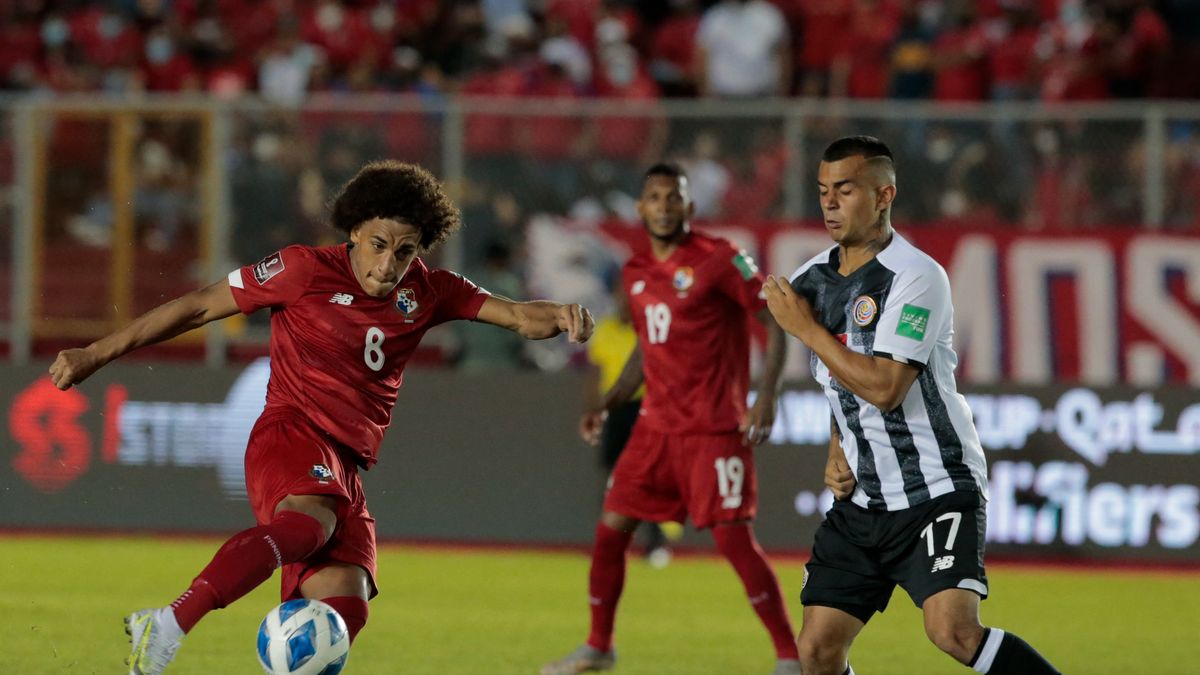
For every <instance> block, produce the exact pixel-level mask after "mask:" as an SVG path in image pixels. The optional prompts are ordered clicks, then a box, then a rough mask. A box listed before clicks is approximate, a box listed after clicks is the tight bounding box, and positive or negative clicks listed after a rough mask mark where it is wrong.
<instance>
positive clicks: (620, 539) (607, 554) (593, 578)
mask: <svg viewBox="0 0 1200 675" xmlns="http://www.w3.org/2000/svg"><path fill="white" fill-rule="evenodd" d="M632 538H633V533H632V532H620V531H618V530H614V529H612V528H611V527H608V526H607V525H605V524H604V523H597V524H596V542H595V544H594V545H593V547H592V570H591V573H590V575H589V576H588V602H589V603H591V606H592V632H591V634H590V635H588V640H587V643H588V644H589V645H591V646H592V647H595V648H596V649H599V650H600V651H602V652H607V651H609V650H610V649H612V636H613V623H614V621H615V620H616V616H617V601H619V600H620V599H621V590H622V589H623V588H624V587H625V550H626V549H627V548H629V541H630V540H631V539H632Z"/></svg>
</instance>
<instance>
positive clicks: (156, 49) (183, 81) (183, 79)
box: [142, 28, 200, 91]
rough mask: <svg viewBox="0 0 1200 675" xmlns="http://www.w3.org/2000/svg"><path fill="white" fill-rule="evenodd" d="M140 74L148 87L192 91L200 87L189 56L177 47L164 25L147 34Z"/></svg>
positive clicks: (147, 88)
mask: <svg viewBox="0 0 1200 675" xmlns="http://www.w3.org/2000/svg"><path fill="white" fill-rule="evenodd" d="M142 76H143V77H144V78H145V86H146V90H147V91H194V90H196V89H199V88H200V74H199V73H198V72H197V70H196V66H195V65H194V64H193V63H192V59H191V58H190V57H189V56H188V55H187V54H186V53H184V52H183V51H182V50H180V49H179V45H178V44H177V43H176V42H175V38H174V37H173V36H172V35H171V33H170V32H169V31H167V29H165V28H157V29H155V30H153V31H151V32H150V34H149V35H147V37H146V53H145V60H144V61H143V62H142Z"/></svg>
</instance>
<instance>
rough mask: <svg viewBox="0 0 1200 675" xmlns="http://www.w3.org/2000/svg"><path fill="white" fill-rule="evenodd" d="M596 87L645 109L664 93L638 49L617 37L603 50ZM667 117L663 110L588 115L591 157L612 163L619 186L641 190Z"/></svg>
mask: <svg viewBox="0 0 1200 675" xmlns="http://www.w3.org/2000/svg"><path fill="white" fill-rule="evenodd" d="M599 66H600V67H599V70H598V73H597V77H596V93H597V94H598V95H599V96H600V97H601V98H602V99H604V100H605V101H606V102H607V101H614V102H615V101H623V102H628V103H629V104H630V105H631V106H636V107H638V108H641V109H643V110H644V109H645V108H647V107H649V106H651V105H652V104H653V103H654V102H656V101H658V100H659V98H660V93H659V89H658V85H657V84H655V83H654V80H653V79H651V78H650V75H649V74H648V73H647V72H646V71H645V69H644V68H643V67H642V65H641V64H640V63H639V62H638V54H637V50H635V49H634V48H633V47H632V46H630V45H628V44H625V43H615V44H611V45H608V46H606V47H603V48H602V49H601V50H600V59H599ZM666 137H667V120H666V118H664V117H663V116H662V115H659V114H652V115H637V116H635V115H630V116H619V115H601V116H597V117H592V118H590V119H589V120H588V132H587V142H586V146H587V147H589V148H590V149H591V150H590V151H589V152H588V153H587V155H588V156H589V157H597V158H601V159H604V160H605V161H608V162H609V163H611V164H612V165H613V167H614V169H615V172H616V173H617V174H618V176H619V179H618V181H617V183H618V186H619V187H621V188H623V189H625V190H626V191H627V194H637V187H638V185H639V184H640V182H641V169H642V167H644V166H648V165H650V164H653V163H654V161H655V160H657V159H659V158H661V157H662V151H663V145H664V143H665V142H666Z"/></svg>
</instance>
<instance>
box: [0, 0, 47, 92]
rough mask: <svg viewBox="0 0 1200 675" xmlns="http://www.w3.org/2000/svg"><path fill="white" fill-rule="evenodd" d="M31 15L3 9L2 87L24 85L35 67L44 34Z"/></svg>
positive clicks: (0, 27)
mask: <svg viewBox="0 0 1200 675" xmlns="http://www.w3.org/2000/svg"><path fill="white" fill-rule="evenodd" d="M38 28H39V26H38V23H37V21H36V19H35V17H33V16H32V15H27V14H23V13H21V11H20V9H19V8H16V7H10V8H8V9H5V10H0V89H10V88H24V86H25V84H28V83H27V82H25V83H23V82H22V80H28V74H29V73H31V71H33V70H34V69H35V68H36V65H37V62H38V51H39V49H40V47H41V43H42V40H41V36H40V35H38Z"/></svg>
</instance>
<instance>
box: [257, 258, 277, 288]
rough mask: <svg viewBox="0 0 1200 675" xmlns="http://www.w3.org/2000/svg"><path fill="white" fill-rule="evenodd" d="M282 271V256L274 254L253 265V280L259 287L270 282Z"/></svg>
mask: <svg viewBox="0 0 1200 675" xmlns="http://www.w3.org/2000/svg"><path fill="white" fill-rule="evenodd" d="M282 271H283V254H282V253H279V252H276V253H272V254H271V255H269V256H267V257H265V258H263V259H262V260H259V261H258V262H257V263H255V264H254V280H255V281H257V282H258V285H259V286H262V285H263V284H265V283H267V282H268V281H270V280H271V277H273V276H275V275H276V274H279V273H280V272H282Z"/></svg>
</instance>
